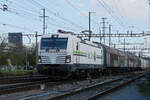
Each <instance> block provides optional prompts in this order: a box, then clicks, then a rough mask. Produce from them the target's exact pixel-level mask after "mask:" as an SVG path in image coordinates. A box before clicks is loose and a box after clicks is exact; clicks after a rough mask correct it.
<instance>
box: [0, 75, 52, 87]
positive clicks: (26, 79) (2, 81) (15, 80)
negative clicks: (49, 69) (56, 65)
mask: <svg viewBox="0 0 150 100" xmlns="http://www.w3.org/2000/svg"><path fill="white" fill-rule="evenodd" d="M48 78H49V77H47V76H43V75H36V76H17V77H1V78H0V85H2V84H12V83H21V82H33V81H40V80H46V79H48Z"/></svg>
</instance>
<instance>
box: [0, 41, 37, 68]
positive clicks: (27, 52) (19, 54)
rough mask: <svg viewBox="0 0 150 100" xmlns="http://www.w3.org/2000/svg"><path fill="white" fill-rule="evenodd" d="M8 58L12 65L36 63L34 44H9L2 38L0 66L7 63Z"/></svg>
mask: <svg viewBox="0 0 150 100" xmlns="http://www.w3.org/2000/svg"><path fill="white" fill-rule="evenodd" d="M9 60H10V62H11V64H12V65H18V66H25V65H26V64H27V63H28V64H29V65H31V66H34V65H36V46H35V45H34V44H32V46H30V47H27V46H17V45H15V46H10V45H9V44H8V43H7V41H6V39H5V38H3V39H2V40H1V42H0V66H1V65H8V63H9Z"/></svg>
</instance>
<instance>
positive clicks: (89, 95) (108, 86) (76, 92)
mask: <svg viewBox="0 0 150 100" xmlns="http://www.w3.org/2000/svg"><path fill="white" fill-rule="evenodd" d="M143 75H145V74H142V75H139V74H138V75H136V76H126V77H121V78H118V79H114V80H109V81H106V82H101V83H96V84H91V85H89V86H85V87H80V88H75V89H72V90H69V91H64V92H61V93H59V94H56V95H54V96H52V97H50V98H49V99H48V100H96V99H97V98H99V97H100V96H103V95H105V94H107V93H110V92H112V91H114V90H116V89H118V88H120V87H122V86H124V85H127V84H129V83H130V82H132V81H134V80H136V79H138V78H140V77H142V76H143ZM42 100H44V99H42Z"/></svg>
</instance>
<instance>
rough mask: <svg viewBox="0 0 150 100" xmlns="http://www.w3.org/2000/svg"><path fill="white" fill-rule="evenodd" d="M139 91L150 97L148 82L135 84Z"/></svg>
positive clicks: (149, 84)
mask: <svg viewBox="0 0 150 100" xmlns="http://www.w3.org/2000/svg"><path fill="white" fill-rule="evenodd" d="M137 86H138V87H139V91H140V92H141V93H142V94H143V95H144V96H148V97H150V83H139V84H137Z"/></svg>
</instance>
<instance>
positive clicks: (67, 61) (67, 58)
mask: <svg viewBox="0 0 150 100" xmlns="http://www.w3.org/2000/svg"><path fill="white" fill-rule="evenodd" d="M70 62H71V56H70V55H68V56H66V63H70Z"/></svg>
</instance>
